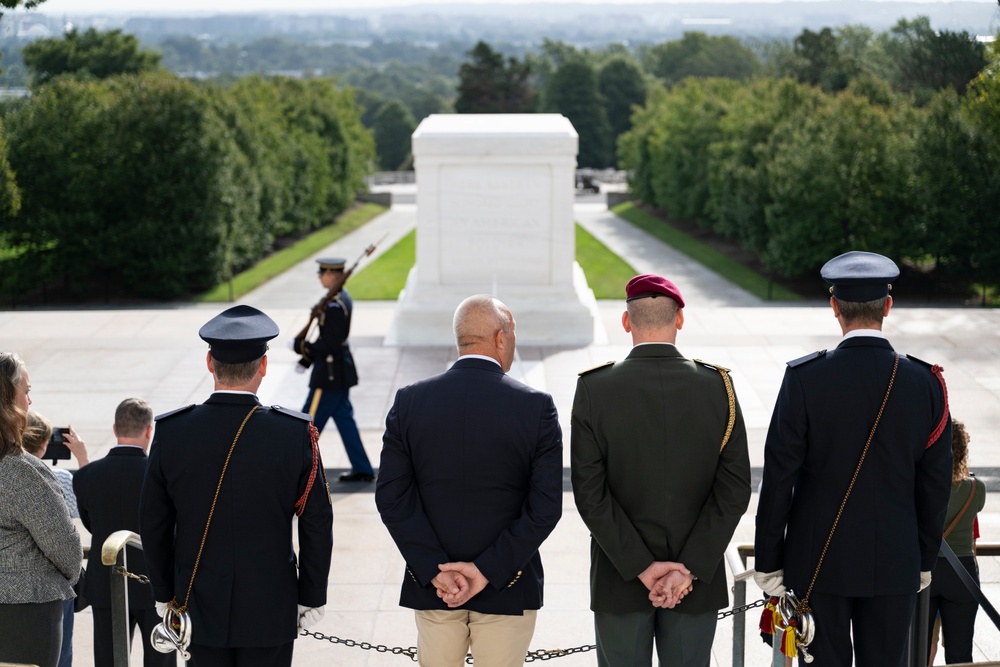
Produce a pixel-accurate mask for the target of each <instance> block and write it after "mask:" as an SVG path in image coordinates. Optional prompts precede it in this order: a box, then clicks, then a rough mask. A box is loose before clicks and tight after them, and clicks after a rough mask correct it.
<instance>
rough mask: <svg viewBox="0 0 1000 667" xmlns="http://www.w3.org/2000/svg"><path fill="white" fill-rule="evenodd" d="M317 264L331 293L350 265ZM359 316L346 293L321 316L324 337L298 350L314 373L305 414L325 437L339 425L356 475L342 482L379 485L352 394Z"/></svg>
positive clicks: (302, 343)
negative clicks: (352, 339) (354, 328)
mask: <svg viewBox="0 0 1000 667" xmlns="http://www.w3.org/2000/svg"><path fill="white" fill-rule="evenodd" d="M316 261H317V262H318V263H319V277H320V282H322V283H323V286H324V287H326V288H327V289H329V288H330V285H332V284H333V282H334V281H335V280H336V274H337V272H342V271H343V270H344V264H345V261H344V260H343V259H341V258H339V257H337V258H325V259H318V260H316ZM353 312H354V305H353V303H352V302H351V295H350V294H348V293H347V290H346V289H341V290H340V293H339V294H338V295H337V296H336V297H335V298H334V299H333V300H332V301H330V303H329V304H328V305H327V307H326V310H325V311H324V312H323V313H321V314H320V316H319V336H317V338H316V340H314V341H312V342H309V341H298V340H296V341H295V347H294V349H295V351H296V352H298V353H299V354H301V355H302V360H301V361H300V362H299V363H300V364H301V365H303V366H304V367H306V368H309V367H310V366H311V367H312V374H311V375H310V377H309V396H308V397H307V398H306V402H305V405H304V406H303V407H302V411H303V412H307V413H309V415H310V416H311V417H312V420H313V423H314V424H315V425H316V428H317V429H319V431H320V432H321V433H322V432H323V428H324V427H325V426H326V422H327V421H328V420H330V419H333V423H334V424H336V425H337V431H339V432H340V439H341V440H342V441H343V443H344V449H345V450H347V458H348V459H349V460H350V462H351V471H350V472H347V473H344V474H342V475H341V476H340V481H342V482H371V481H373V480H374V479H375V471H374V470H373V469H372V464H371V462H370V461H369V460H368V455H367V454H366V453H365V447H364V445H363V444H362V442H361V434H360V432H359V431H358V425H357V423H356V422H355V421H354V408H353V406H351V398H350V393H349V392H350V389H351V387H353V386H354V385H356V384H357V383H358V371H357V369H356V368H355V366H354V357H353V356H352V355H351V348H350V346H349V345H348V344H347V337H348V336H349V335H350V333H351V316H352V314H353Z"/></svg>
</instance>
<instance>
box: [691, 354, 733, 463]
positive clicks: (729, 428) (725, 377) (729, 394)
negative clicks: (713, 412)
mask: <svg viewBox="0 0 1000 667" xmlns="http://www.w3.org/2000/svg"><path fill="white" fill-rule="evenodd" d="M694 361H696V362H697V363H699V364H702V365H703V366H708V367H709V368H714V369H715V370H717V371H719V375H721V376H722V382H723V383H724V384H725V385H726V399H727V400H728V401H729V423H727V424H726V434H725V435H724V436H722V444H721V445H720V446H719V452H720V453H721V452H722V450H723V449H725V448H726V445H727V444H729V437H730V436H731V435H732V434H733V426H735V425H736V392H734V391H733V381H732V380H730V379H729V369H728V368H723V367H722V366H716V365H715V364H710V363H708V362H707V361H702V360H701V359H695V360H694Z"/></svg>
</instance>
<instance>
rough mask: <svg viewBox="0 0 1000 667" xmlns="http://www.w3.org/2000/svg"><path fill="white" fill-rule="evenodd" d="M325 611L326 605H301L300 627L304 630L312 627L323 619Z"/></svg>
mask: <svg viewBox="0 0 1000 667" xmlns="http://www.w3.org/2000/svg"><path fill="white" fill-rule="evenodd" d="M325 613H326V606H322V607H303V606H302V605H299V628H301V629H303V630H305V629H306V628H311V627H312V626H314V625H316V624H317V623H319V622H320V621H321V620H322V619H323V614H325Z"/></svg>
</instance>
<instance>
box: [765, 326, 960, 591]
mask: <svg viewBox="0 0 1000 667" xmlns="http://www.w3.org/2000/svg"><path fill="white" fill-rule="evenodd" d="M892 365H893V349H892V346H891V345H890V344H889V342H888V341H887V340H885V339H883V338H877V337H872V336H861V337H857V338H848V339H846V340H844V341H842V342H841V343H840V345H839V346H838V347H837V348H836V349H835V350H831V351H829V352H825V353H817V354H815V355H811V356H810V357H808V358H804V359H801V360H796V361H793V362H789V365H788V368H786V369H785V377H784V380H783V381H782V384H781V389H780V391H779V393H778V400H777V403H776V405H775V407H774V413H773V415H772V418H771V425H770V427H769V428H768V431H767V440H766V442H765V445H764V473H763V481H762V484H761V490H760V499H759V502H758V507H757V535H756V544H755V552H756V566H755V567H756V568H757V571H759V572H773V571H775V570H778V569H782V568H783V569H784V571H785V585H786V586H790V587H791V588H793V589H794V590H795V591H796V592H797V593H799V594H800V595H804V594H805V592H806V589H807V588H808V586H809V582H810V580H811V579H812V575H813V572H814V570H815V568H816V564H817V562H818V561H819V557H820V554H821V553H822V550H823V545H824V543H825V542H826V540H827V537H828V535H829V534H830V528H831V526H832V525H833V522H834V519H835V518H836V516H837V510H838V508H839V507H840V504H841V502H842V501H843V498H844V494H845V493H846V491H847V488H848V484H849V483H850V481H851V477H852V475H854V471H855V469H856V468H857V465H858V460H859V459H860V457H861V452H862V450H863V448H864V445H865V441H866V440H867V439H868V435H869V433H870V432H871V428H872V425H873V424H874V423H875V417H876V415H877V414H878V410H879V407H880V406H881V404H882V401H883V399H884V397H885V392H886V387H887V386H888V384H889V378H890V376H891V375H892ZM942 420H944V424H945V428H944V430H943V431H941V432H940V433H939V435H938V436H937V437H936V439H934V438H933V435H934V434H935V432H936V431H937V429H938V427H939V426H940V425H941V424H942ZM932 440H933V442H930V441H932ZM929 442H930V445H928V443H929ZM950 493H951V421H950V419H949V418H948V414H947V406H946V402H945V396H944V390H943V387H942V384H941V381H939V380H938V378H937V377H936V376H935V375H934V374H932V373H931V369H930V368H929V367H928V366H927V364H925V363H923V362H920V361H917V360H915V359H911V358H907V357H906V356H904V355H902V354H901V355H900V359H899V368H898V370H897V371H896V379H895V382H894V384H893V387H892V392H891V394H890V395H889V399H888V402H887V403H886V406H885V412H884V413H883V415H882V419H881V421H880V423H879V425H878V430H877V431H876V432H875V436H874V438H873V440H872V443H871V446H870V449H869V451H868V454H867V456H866V458H865V462H864V464H863V465H862V467H861V471H860V474H859V475H858V478H857V481H856V482H855V484H854V488H853V490H852V492H851V496H850V498H849V500H848V502H847V505H846V507H845V508H844V512H843V515H842V516H841V518H840V522H839V524H838V526H837V530H836V533H835V534H834V536H833V540H832V541H831V543H830V548H829V550H828V551H827V554H826V558H825V560H824V561H823V566H822V568H821V570H820V573H819V576H818V578H817V580H816V585H815V588H814V591H815V592H819V593H828V594H833V595H843V596H852V597H871V596H874V595H902V594H908V593H915V592H916V591H917V587H918V583H919V581H918V580H919V573H920V571H930V570H933V569H934V563H935V561H936V560H937V552H938V548H939V545H940V542H941V533H942V530H943V528H944V518H945V513H946V512H947V509H948V497H949V495H950Z"/></svg>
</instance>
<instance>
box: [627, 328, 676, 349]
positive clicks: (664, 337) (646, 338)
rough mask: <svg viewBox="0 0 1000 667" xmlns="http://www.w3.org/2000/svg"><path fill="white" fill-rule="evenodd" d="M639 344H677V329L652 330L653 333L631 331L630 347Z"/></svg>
mask: <svg viewBox="0 0 1000 667" xmlns="http://www.w3.org/2000/svg"><path fill="white" fill-rule="evenodd" d="M640 343H670V344H671V345H676V344H677V329H675V328H674V327H669V328H661V329H654V330H653V331H637V330H636V329H635V328H633V329H632V346H633V347H634V346H636V345H639V344H640Z"/></svg>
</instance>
